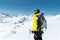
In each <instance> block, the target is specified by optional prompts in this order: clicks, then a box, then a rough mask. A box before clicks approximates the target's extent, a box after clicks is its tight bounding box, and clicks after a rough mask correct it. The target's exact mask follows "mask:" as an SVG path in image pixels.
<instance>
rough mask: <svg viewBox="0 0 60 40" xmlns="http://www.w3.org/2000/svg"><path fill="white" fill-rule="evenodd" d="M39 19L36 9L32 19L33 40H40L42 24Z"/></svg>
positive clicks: (38, 11) (38, 12)
mask: <svg viewBox="0 0 60 40" xmlns="http://www.w3.org/2000/svg"><path fill="white" fill-rule="evenodd" d="M39 17H40V10H39V9H37V10H36V11H35V15H34V19H33V28H32V33H34V39H35V40H42V28H41V25H42V22H41V19H40V18H39Z"/></svg>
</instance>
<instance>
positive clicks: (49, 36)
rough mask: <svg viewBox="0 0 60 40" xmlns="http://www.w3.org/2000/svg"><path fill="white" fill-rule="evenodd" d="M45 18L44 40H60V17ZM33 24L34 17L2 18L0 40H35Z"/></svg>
mask: <svg viewBox="0 0 60 40" xmlns="http://www.w3.org/2000/svg"><path fill="white" fill-rule="evenodd" d="M45 18H46V20H47V30H44V34H43V36H42V37H43V40H60V32H59V30H60V27H59V26H60V15H55V16H49V15H47V16H45ZM1 21H2V22H1ZM32 22H33V16H32V15H29V16H27V15H18V16H12V17H6V18H2V19H1V18H0V40H34V38H33V34H32V33H31V28H32V25H33V23H32Z"/></svg>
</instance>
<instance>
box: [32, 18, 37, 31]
mask: <svg viewBox="0 0 60 40" xmlns="http://www.w3.org/2000/svg"><path fill="white" fill-rule="evenodd" d="M37 20H38V18H37V17H34V18H33V28H32V31H37Z"/></svg>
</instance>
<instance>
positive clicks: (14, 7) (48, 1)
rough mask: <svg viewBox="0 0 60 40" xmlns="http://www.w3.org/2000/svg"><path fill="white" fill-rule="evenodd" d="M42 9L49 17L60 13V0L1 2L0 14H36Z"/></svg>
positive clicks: (10, 0) (8, 0)
mask: <svg viewBox="0 0 60 40" xmlns="http://www.w3.org/2000/svg"><path fill="white" fill-rule="evenodd" d="M37 8H38V9H40V10H41V12H44V13H45V14H47V15H56V14H59V13H60V0H0V12H3V13H6V14H7V13H8V14H11V15H18V14H21V13H24V14H26V15H29V14H32V13H34V10H36V9H37Z"/></svg>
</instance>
